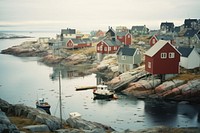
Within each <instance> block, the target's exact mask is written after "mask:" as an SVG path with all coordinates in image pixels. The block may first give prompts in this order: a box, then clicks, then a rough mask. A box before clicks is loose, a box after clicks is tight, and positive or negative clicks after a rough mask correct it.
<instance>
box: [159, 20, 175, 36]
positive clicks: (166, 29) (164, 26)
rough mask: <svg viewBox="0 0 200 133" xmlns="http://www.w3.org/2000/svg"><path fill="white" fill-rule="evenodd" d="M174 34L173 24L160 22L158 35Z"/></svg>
mask: <svg viewBox="0 0 200 133" xmlns="http://www.w3.org/2000/svg"><path fill="white" fill-rule="evenodd" d="M173 32H174V23H173V22H162V23H161V24H160V33H161V34H172V33H173Z"/></svg>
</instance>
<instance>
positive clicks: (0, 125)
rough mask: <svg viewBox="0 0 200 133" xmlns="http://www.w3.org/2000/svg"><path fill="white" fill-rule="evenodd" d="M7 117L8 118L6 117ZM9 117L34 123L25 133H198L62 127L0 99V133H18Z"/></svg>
mask: <svg viewBox="0 0 200 133" xmlns="http://www.w3.org/2000/svg"><path fill="white" fill-rule="evenodd" d="M7 116H9V117H7ZM11 116H15V117H20V118H21V119H22V118H27V119H30V120H31V121H34V123H37V124H34V125H25V124H24V126H23V130H24V131H27V132H55V133H80V132H81V133H144V132H146V133H158V132H162V133H174V132H179V133H185V132H187V133H190V132H191V133H198V132H199V131H200V129H199V128H197V127H189V128H170V127H165V126H158V127H153V128H148V129H142V130H138V131H131V130H129V129H127V130H125V131H122V132H118V131H115V130H114V129H113V128H112V127H110V126H107V125H103V124H101V123H97V122H91V121H87V120H84V119H82V118H77V117H75V118H68V119H67V120H63V121H62V124H63V125H62V127H61V125H60V119H59V118H57V117H55V116H51V115H49V114H47V113H46V112H45V111H43V110H39V109H36V108H32V107H28V106H26V105H22V104H16V105H12V104H10V103H8V102H6V101H4V100H2V99H0V118H1V119H0V132H15V133H20V132H22V131H20V129H19V128H18V127H17V126H16V125H15V123H12V122H11V121H10V120H9V118H10V117H11Z"/></svg>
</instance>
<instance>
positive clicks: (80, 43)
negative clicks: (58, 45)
mask: <svg viewBox="0 0 200 133" xmlns="http://www.w3.org/2000/svg"><path fill="white" fill-rule="evenodd" d="M63 43H64V45H65V48H67V49H78V48H85V47H91V46H92V41H91V40H90V39H89V38H85V39H80V38H71V39H66V40H65V41H63Z"/></svg>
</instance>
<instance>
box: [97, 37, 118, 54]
mask: <svg viewBox="0 0 200 133" xmlns="http://www.w3.org/2000/svg"><path fill="white" fill-rule="evenodd" d="M120 46H121V42H119V41H113V40H111V39H104V40H102V41H100V42H99V43H98V44H97V49H96V51H97V53H101V54H113V53H116V52H117V50H118V49H119V47H120Z"/></svg>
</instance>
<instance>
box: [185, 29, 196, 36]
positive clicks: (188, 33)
mask: <svg viewBox="0 0 200 133" xmlns="http://www.w3.org/2000/svg"><path fill="white" fill-rule="evenodd" d="M197 32H198V30H187V31H186V32H185V34H184V35H183V36H185V37H193V36H194V35H195V34H197Z"/></svg>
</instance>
